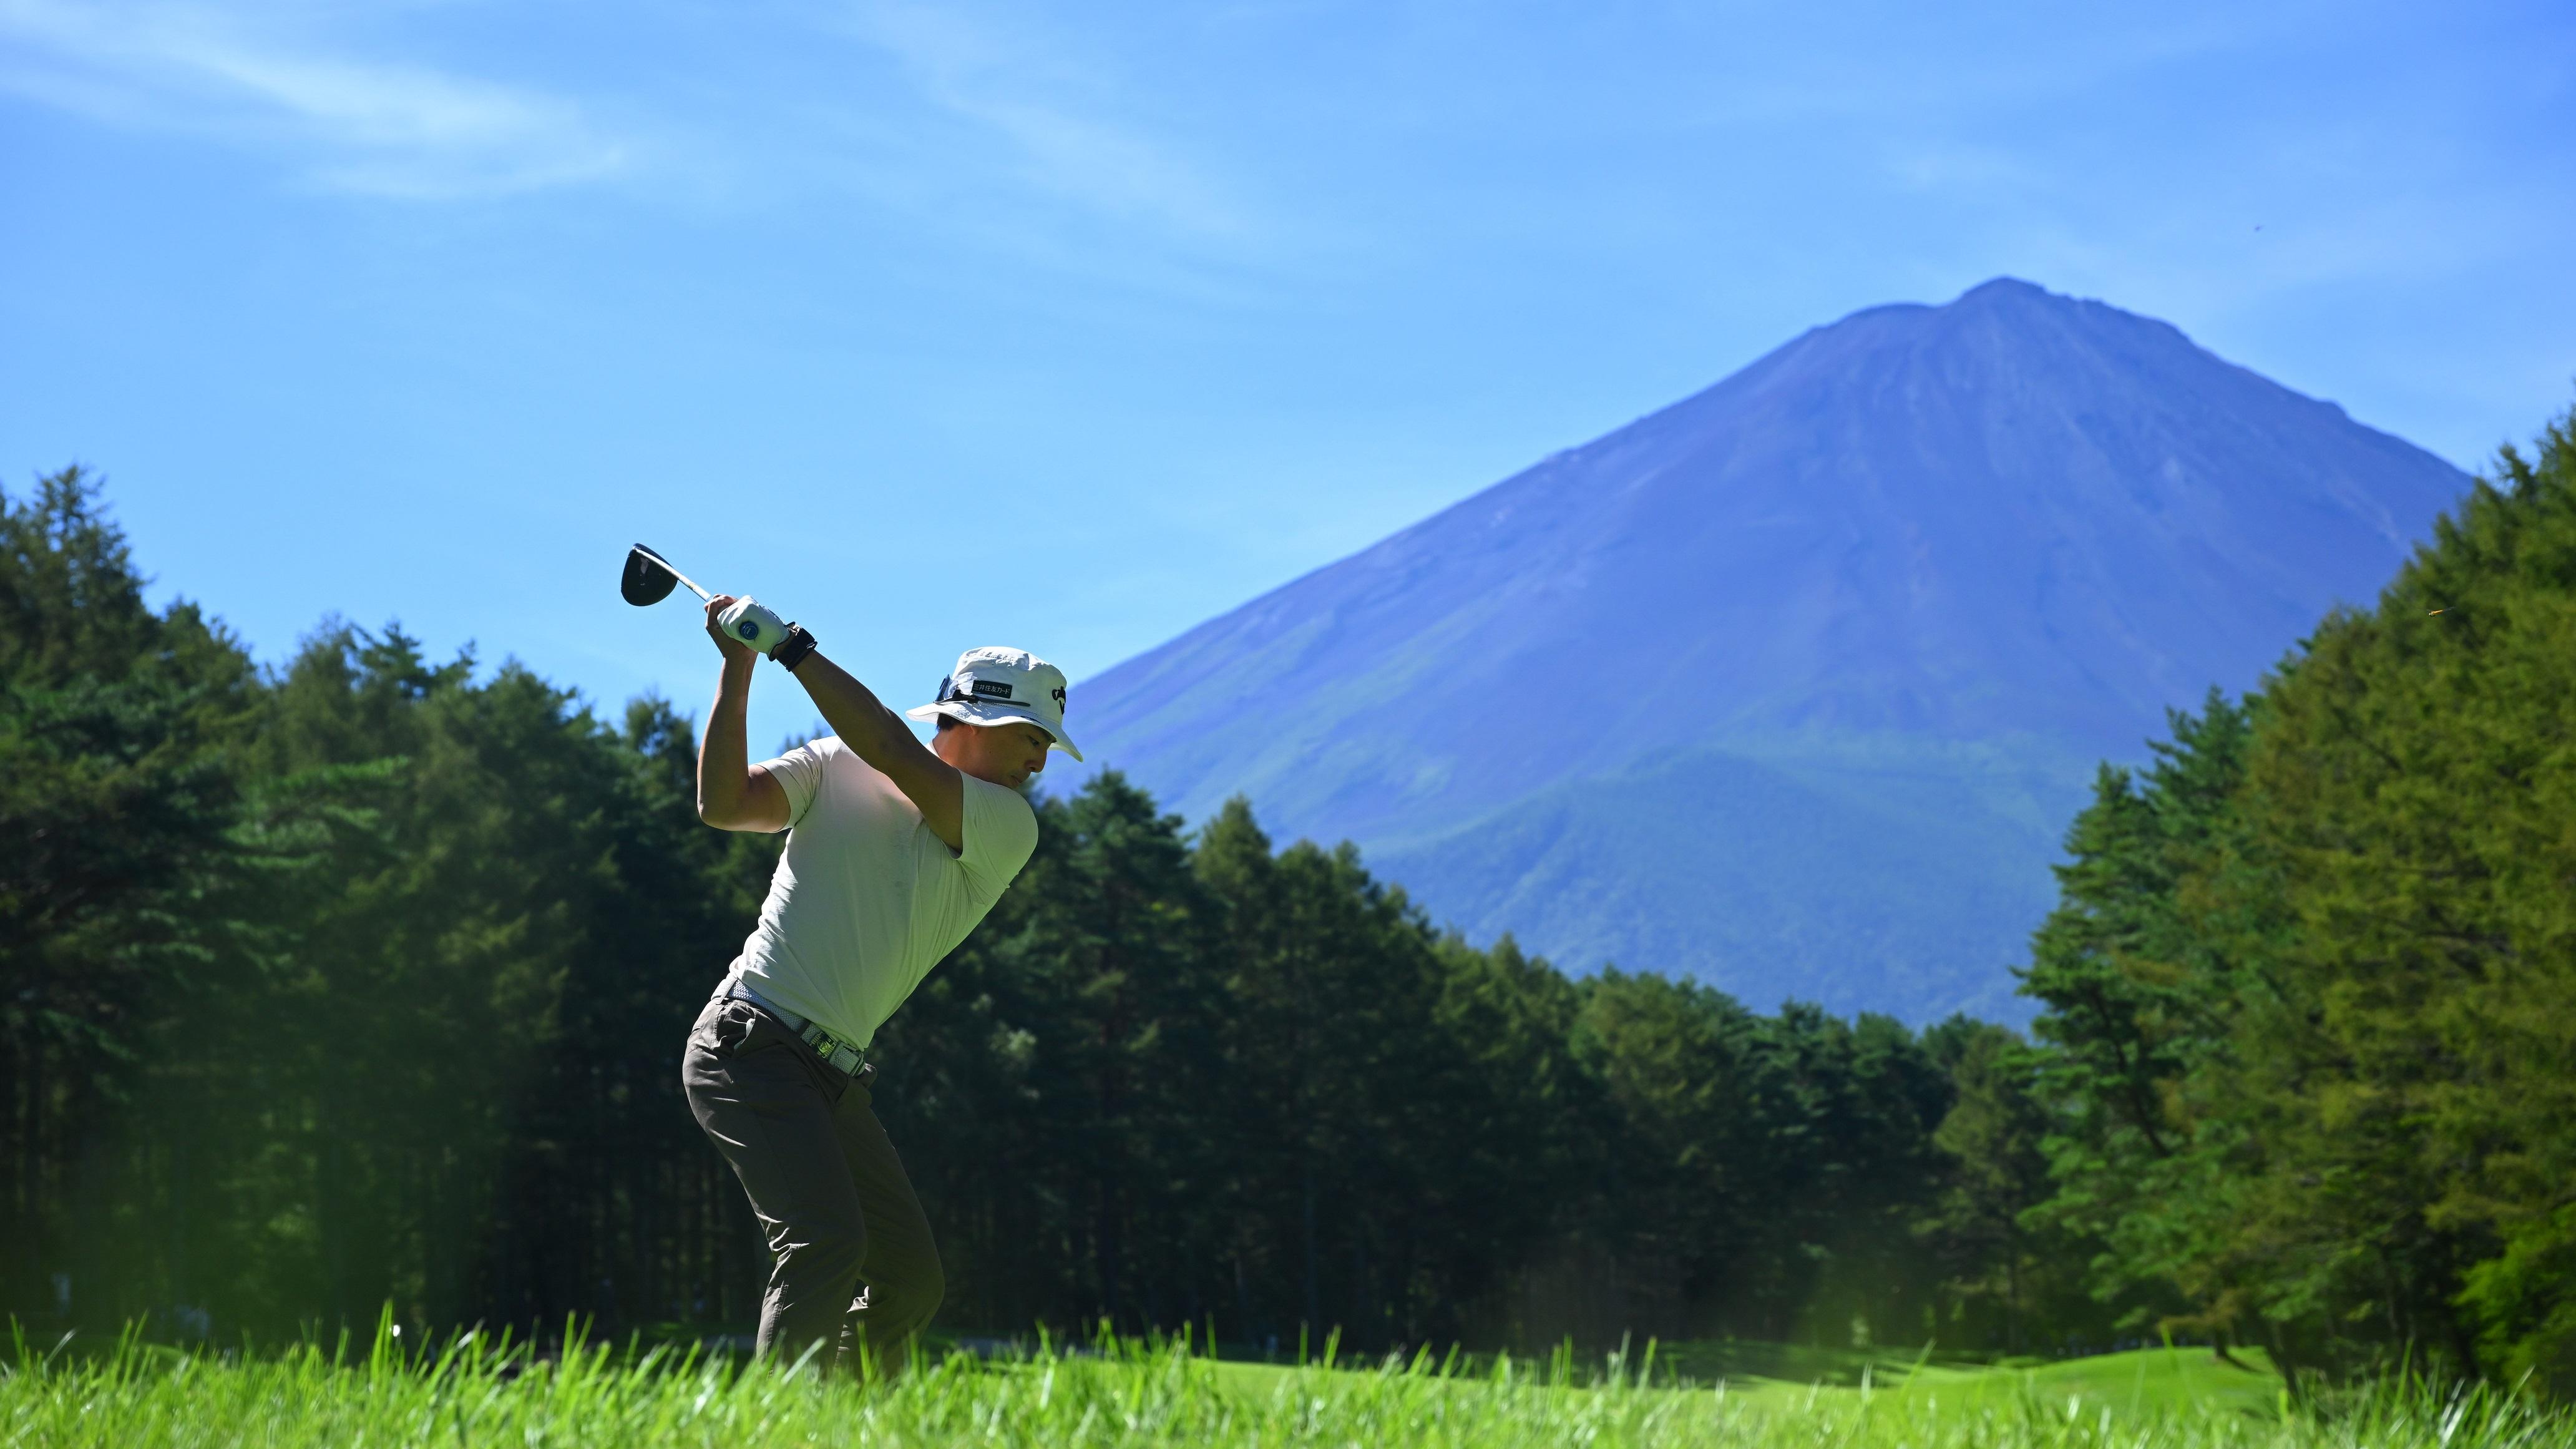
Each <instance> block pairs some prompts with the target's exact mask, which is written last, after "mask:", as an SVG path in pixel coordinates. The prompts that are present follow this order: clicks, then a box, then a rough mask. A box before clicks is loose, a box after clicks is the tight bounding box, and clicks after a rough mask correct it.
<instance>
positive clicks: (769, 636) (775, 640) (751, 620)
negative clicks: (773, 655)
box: [716, 597, 787, 654]
mask: <svg viewBox="0 0 2576 1449" xmlns="http://www.w3.org/2000/svg"><path fill="white" fill-rule="evenodd" d="M716 623H717V624H718V625H719V626H720V627H722V628H723V630H724V631H725V632H726V633H727V634H730V635H732V636H733V637H734V638H736V639H739V640H741V641H742V642H743V643H745V644H748V645H750V646H751V647H752V648H754V649H757V650H759V651H760V652H761V653H763V654H766V653H768V652H769V651H771V650H773V649H775V648H777V647H778V646H779V645H780V644H781V643H782V642H784V641H785V640H786V638H787V621H786V620H784V619H781V618H779V617H778V616H777V615H776V614H774V613H772V612H770V609H769V606H768V605H766V604H763V603H761V602H760V601H759V600H758V599H754V598H749V597H744V598H740V599H736V600H734V601H733V602H732V603H730V604H727V605H725V607H724V612H722V613H720V614H718V615H716Z"/></svg>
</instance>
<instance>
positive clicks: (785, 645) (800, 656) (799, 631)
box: [769, 624, 814, 674]
mask: <svg viewBox="0 0 2576 1449" xmlns="http://www.w3.org/2000/svg"><path fill="white" fill-rule="evenodd" d="M813 652H814V636H813V635H811V634H808V633H806V632H805V626H804V625H802V624H790V625H788V626H787V637H786V638H784V639H781V640H779V641H778V647H777V648H775V649H772V650H770V651H769V657H770V658H772V659H775V660H777V661H778V662H779V663H781V664H783V665H785V666H787V672H788V673H790V674H793V673H795V672H796V666H797V665H799V664H802V663H804V662H805V656H806V655H808V654H811V653H813Z"/></svg>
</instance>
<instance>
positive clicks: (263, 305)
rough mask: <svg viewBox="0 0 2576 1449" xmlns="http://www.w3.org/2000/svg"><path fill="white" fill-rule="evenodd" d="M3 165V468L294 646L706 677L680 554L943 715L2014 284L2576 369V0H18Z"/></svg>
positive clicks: (2353, 369)
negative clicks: (1849, 336) (974, 691)
mask: <svg viewBox="0 0 2576 1449" xmlns="http://www.w3.org/2000/svg"><path fill="white" fill-rule="evenodd" d="M0 202H5V207H6V215H7V219H8V220H7V225H6V226H5V227H0V483H5V485H6V486H7V487H8V488H9V489H10V490H11V491H12V492H13V493H15V492H21V491H23V490H24V489H25V488H26V487H27V485H28V484H29V482H30V481H31V480H32V478H33V476H34V475H35V474H36V473H37V472H39V471H41V470H49V469H52V468H55V467H59V466H60V465H62V464H64V463H66V462H70V461H73V460H79V461H82V462H85V463H87V464H90V465H92V466H94V467H96V468H98V469H100V470H102V471H103V472H105V473H106V474H107V475H108V476H109V478H110V480H111V482H110V489H111V492H110V496H111V499H112V501H113V503H114V505H115V507H116V508H117V510H118V512H119V515H120V516H121V518H122V519H123V520H124V522H125V523H126V525H127V527H128V528H129V530H130V531H131V532H132V534H133V536H134V539H135V542H136V545H137V551H138V554H139V556H140V558H141V560H142V562H143V564H144V566H145V567H146V568H147V569H148V570H149V571H151V572H152V573H153V574H154V575H155V576H156V577H157V579H158V584H159V589H160V592H161V594H162V595H163V596H165V597H166V596H169V595H172V594H182V595H186V596H188V597H192V598H196V599H200V600H202V601H204V602H206V603H207V604H208V605H210V606H211V607H212V608H214V609H215V610H216V611H217V612H218V613H220V614H222V615H223V616H224V617H225V618H226V619H228V620H229V621H230V622H231V623H232V624H233V625H234V626H235V627H236V628H237V629H238V630H239V631H240V632H241V633H242V634H243V635H244V636H245V637H246V638H247V639H248V640H249V642H250V643H251V644H252V645H253V647H254V648H255V649H256V650H258V651H259V652H260V654H261V655H262V656H263V657H267V658H272V659H275V658H280V657H282V656H283V655H285V654H286V653H287V652H288V651H290V650H291V649H292V647H293V645H294V643H295V641H296V639H297V638H298V637H299V636H301V635H302V634H304V633H305V632H307V631H309V630H310V629H312V628H313V627H314V626H315V624H316V623H317V622H318V621H319V620H321V619H322V618H323V617H324V616H325V615H328V614H339V615H344V616H346V617H348V618H350V619H353V620H355V621H357V622H359V623H362V624H368V625H378V624H381V623H383V622H385V621H386V620H388V619H397V618H398V619H400V620H401V621H402V622H403V624H404V625H405V626H406V627H407V628H408V629H409V630H410V631H411V632H413V633H415V634H418V635H421V636H423V637H424V638H426V639H427V640H428V642H429V643H430V645H431V646H432V647H433V648H435V649H437V650H439V651H441V652H442V653H443V652H445V651H448V650H452V649H454V648H456V647H458V646H459V645H461V644H463V643H465V642H466V641H468V640H472V641H476V642H477V644H478V646H479V649H480V652H481V654H482V656H483V657H484V658H485V659H486V660H489V661H497V660H499V659H500V658H502V657H504V656H516V657H518V658H521V659H523V660H525V661H527V662H528V663H529V664H531V665H532V666H534V667H535V668H537V669H538V670H540V671H541V672H543V673H545V674H547V675H548V676H550V677H553V678H555V679H557V680H559V681H562V682H565V683H569V684H574V685H578V686H579V687H581V688H582V689H583V690H584V691H585V692H587V693H588V694H589V695H590V696H592V697H593V698H595V699H597V700H600V701H602V702H604V703H606V704H609V705H611V706H614V705H615V704H617V703H618V702H620V701H622V700H623V699H625V698H626V697H627V696H629V695H631V694H633V693H635V692H637V691H640V690H645V689H652V688H658V689H661V690H663V691H664V692H666V693H669V694H671V695H672V696H673V697H674V698H676V699H678V700H679V701H681V702H682V704H683V705H685V706H687V707H689V708H692V709H695V708H698V707H700V705H701V704H702V700H703V696H704V694H705V692H706V690H707V688H708V687H709V685H710V683H711V677H712V665H711V659H712V654H711V646H709V645H707V644H706V642H705V641H704V639H703V638H701V637H698V636H696V635H695V634H694V633H693V632H692V631H691V627H690V621H689V620H688V619H687V618H685V617H684V616H683V615H682V613H681V611H680V607H679V605H678V604H677V603H671V604H665V605H663V606H660V607H659V608H657V609H654V610H651V611H635V610H630V609H627V608H626V607H625V606H624V605H623V604H621V603H619V602H618V601H617V599H616V596H615V594H614V592H613V589H612V587H611V576H612V574H613V573H614V572H615V570H616V567H617V564H618V560H619V557H620V556H621V554H622V553H623V551H624V549H625V546H626V545H627V544H628V543H629V542H631V541H633V540H635V539H639V538H641V539H645V540H647V541H650V542H652V543H653V544H655V545H656V546H657V547H659V548H661V549H662V550H663V551H664V552H665V553H668V554H669V555H671V557H672V558H673V559H674V560H675V561H677V562H678V563H679V564H680V566H681V567H683V568H685V569H687V570H689V571H690V572H691V573H692V574H693V575H695V576H697V577H698V578H700V579H701V580H703V581H706V582H709V583H711V584H714V585H717V586H719V587H727V588H733V589H739V590H749V591H753V592H757V593H759V594H760V595H762V596H763V597H764V598H770V599H774V600H775V601H776V602H777V603H778V604H779V605H780V606H781V607H782V608H783V610H784V611H785V612H787V613H788V614H790V615H791V616H795V617H800V618H802V619H803V620H804V621H805V622H806V623H807V624H808V625H809V626H810V627H812V628H813V629H814V630H815V632H816V633H817V634H818V635H820V636H821V637H822V639H823V640H824V642H825V647H826V649H827V650H828V651H829V652H831V653H833V654H834V655H835V657H837V658H840V659H842V660H843V661H844V662H845V663H848V664H850V665H852V666H853V667H854V668H856V669H857V670H858V671H859V672H860V673H861V675H862V676H863V677H867V678H870V679H872V680H875V681H877V682H879V683H880V684H881V685H882V686H883V687H884V688H885V690H886V692H887V693H888V694H889V695H890V696H895V697H898V699H899V701H900V702H908V701H909V699H910V697H911V696H913V695H917V694H923V693H926V691H927V690H928V688H929V687H930V685H931V684H932V682H933V681H934V680H935V679H936V678H937V677H938V675H939V674H940V672H941V671H942V670H943V669H944V668H945V667H946V665H947V663H948V661H949V660H950V659H951V658H953V657H954V655H955V652H956V651H957V650H958V649H959V648H962V647H965V646H967V645H972V644H981V643H995V642H1007V643H1014V644H1019V645H1022V646H1024V647H1028V648H1032V649H1035V650H1036V651H1038V652H1039V653H1041V654H1044V655H1047V656H1049V657H1051V658H1054V659H1056V660H1057V661H1058V662H1060V663H1062V664H1064V665H1065V666H1066V668H1067V669H1068V670H1069V671H1070V672H1071V673H1072V674H1073V675H1074V677H1075V680H1076V699H1077V702H1078V700H1079V682H1080V679H1081V677H1082V676H1083V675H1084V674H1085V673H1087V672H1092V671H1096V670H1099V669H1101V668H1103V667H1105V666H1107V665H1109V664H1112V663H1115V662H1116V661H1117V660H1119V659H1122V658H1124V657H1126V656H1128V655H1130V654H1132V653H1135V652H1137V651H1139V650H1141V649H1144V648H1146V647H1149V646H1151V645H1152V644H1154V643H1157V642H1159V641H1160V640H1162V639H1164V638H1166V637H1168V636H1170V635H1171V634H1173V633H1176V632H1178V631H1180V630H1181V629H1184V628H1186V627H1188V626H1189V625H1191V624H1193V623H1196V622H1198V621H1199V620H1201V619H1203V618H1205V617H1207V616H1209V615H1211V614H1213V613H1216V612H1219V611H1221V610H1223V609H1225V608H1227V607H1230V606H1231V605H1233V604H1236V603H1239V602H1241V601H1243V600H1244V599H1247V598H1249V597H1251V596H1252V595H1254V594H1256V593H1258V592H1260V591H1262V590H1264V589H1266V588H1269V587H1271V586H1273V585H1276V584H1278V583H1281V582H1284V581H1286V580H1287V579H1289V578H1292V577H1294V576H1296V575H1298V574H1300V573H1302V572H1304V571H1306V570H1308V569H1310V568H1313V567H1315V566H1317V565H1320V564H1322V563H1325V562H1328V561H1330V560H1332V559H1334V558H1336V557H1339V556H1341V555H1342V554H1345V553H1347V552H1349V551H1351V550H1353V549H1355V548H1358V547H1360V546H1362V545H1365V544H1367V543H1369V542H1370V541H1372V540H1374V539H1376V538H1378V537H1380V536H1382V535H1384V534H1385V533H1387V532H1389V531H1391V530H1393V529H1395V528H1397V527H1399V526H1401V525H1403V524H1405V523H1407V522H1410V521H1412V520H1414V519H1416V518H1418V517H1421V516H1422V515H1424V514H1426V513H1428V512H1430V511H1432V510H1434V509H1436V508H1438V507H1440V506H1442V505H1444V504H1446V503H1449V502H1452V501H1454V500H1456V499H1458V498H1461V497H1464V496H1465V495H1467V494H1468V493H1471V492H1473V491H1475V490H1476V489H1478V488H1481V487H1483V486H1484V485H1486V484H1488V483H1491V482H1493V481H1495V480H1497V479H1499V478H1501V477H1502V476H1504V475H1506V474H1508V473H1510V472H1512V471H1514V470H1516V469H1518V468H1520V467H1522V466H1524V465H1526V464H1527V463H1529V462H1532V461H1534V460H1535V459H1537V458H1538V457H1540V456H1543V455H1544V454H1546V453H1549V452H1552V451H1554V450H1556V449H1558V448H1561V447H1566V446H1570V445H1572V444H1575V443H1579V442H1581V441H1583V440H1585V439H1587V438H1590V437H1592V436H1595V435H1597V434H1599V433H1601V432H1603V431H1605V430H1607V429H1609V428H1611V427H1614V426H1616V425H1618V424H1620V423H1622V422H1624V421H1627V420H1628V419H1630V418H1632V417H1635V416H1637V415H1639V414H1641V413H1644V412H1647V411H1650V410H1652V409H1654V408H1656V407H1659V406H1661V405H1663V404H1664V403H1667V402H1670V401H1672V400H1674V399H1676V398H1679V397H1681V396H1683V395H1685V394H1687V393H1689V392H1692V391H1694V390H1696V389H1698V388H1700V387H1703V386H1705V385H1707V384H1708V383H1710V382H1713V381H1715V380H1716V379H1718V378H1719V377H1721V376H1723V375H1725V374H1726V373H1728V372H1730V371H1732V370H1734V369H1735V368H1737V367H1739V366H1741V365H1742V364H1744V363H1745V362H1747V361H1750V360H1751V359H1752V358H1754V357H1756V356H1758V355H1760V354H1761V353H1762V352H1764V351H1767V350H1768V349H1769V348H1771V347H1772V346H1775V345H1777V344H1778V343H1780V342H1782V341H1784V340H1786V339H1787V338H1789V337H1791V336H1794V335H1795V334H1796V333H1797V332H1799V331H1801V330H1803V329H1804V328H1806V327H1809V326H1812V325H1817V324H1820V323H1824V322H1828V321H1831V320H1832V319H1834V318H1836V317H1839V316H1841V315H1843V314H1845V313H1847V312H1850V311H1852V310H1855V309H1857V308H1860V307H1864V306H1869V305H1872V304H1875V303H1879V302H1886V301H1901V300H1915V301H1939V300H1946V299H1947V298H1949V297H1951V296H1953V295H1955V294H1957V293H1958V292H1960V291H1962V290H1964V289H1965V288H1967V287H1969V286H1971V285H1974V284H1975V283H1976V282H1979V281H1981V280H1984V279H1985V278H1987V277H1991V276H1995V275H1998V274H2007V273H2008V274H2012V275H2017V276H2021V277H2026V278H2029V279H2030V280H2033V281H2036V282H2039V283H2041V284H2042V285H2045V286H2047V287H2050V288H2051V289H2053V290H2057V291H2061V292H2070V293H2075V294H2078V295H2085V296H2097V297H2101V298H2104V299H2106V300H2108V301H2111V302H2113V303H2116V304H2118V305H2120V306H2124V307H2128V308H2130V309H2132V310H2136V311H2140V312H2145V313H2149V314H2151V315H2155V316H2159V317H2163V318H2165V319H2167V320H2169V321H2172V322H2174V323H2176V324H2177V325H2179V326H2181V327H2182V328H2183V329H2184V330H2185V331H2187V332H2189V333H2190V334H2191V335H2192V336H2193V337H2195V338H2196V339H2198V340H2199V341H2201V342H2202V343H2203V344H2204V345H2207V346H2210V347H2212V348H2214V349H2215V350H2217V351H2219V352H2220V353H2222V354H2223V355H2225V356H2227V357H2229V358H2231V359H2233V360H2235V361H2238V362H2241V363H2244V364H2246V365H2248V366H2251V367H2254V368H2256V369H2257V370H2259V371H2262V372H2264V373H2267V374H2269V375H2271V376H2273V377H2275V378H2277V379H2279V380H2281V381H2282V382H2285V383H2287V384H2289V385H2291V386H2293V387H2296V388H2299V389H2300V390H2302V391H2305V392H2309V393H2313V394H2316V395H2319V396H2323V397H2328V398H2332V399H2334V400H2336V401H2338V402H2341V403H2343V404H2344V405H2345V406H2346V407H2347V408H2348V409H2350V410H2351V412H2352V413H2353V414H2354V415H2355V416H2356V417H2358V418H2360V419H2361V420H2363V421H2365V422H2368V423H2371V424H2373V425H2376V426H2379V427H2383V428H2386V429H2388V430H2390V431H2393V432H2396V433H2399V434H2401V435H2403V436H2406V437H2408V438H2411V439H2413V440H2415V441H2417V442H2419V443H2421V444H2423V445H2424V446H2426V447H2429V448H2432V449H2433V450H2434V451H2436V452H2439V453H2442V454H2444V455H2445V456H2448V457H2450V458H2451V459H2453V460H2454V461H2456V462H2458V463H2460V464H2462V465H2463V466H2467V467H2475V466H2477V465H2478V464H2479V463H2480V462H2481V460H2482V459H2483V458H2485V457H2486V456H2487V455H2488V454H2489V453H2490V452H2491V451H2492V449H2493V448H2494V446H2495V445H2496V444H2498V443H2500V442H2503V441H2506V440H2508V439H2521V438H2527V437H2528V436H2529V435H2530V434H2531V433H2532V432H2533V431H2534V430H2535V429H2536V428H2537V427H2538V425H2539V424H2540V423H2541V422H2542V421H2543V419H2545V418H2547V417H2549V416H2551V415H2554V414H2555V413H2557V412H2558V411H2560V410H2562V409H2563V408H2565V407H2566V406H2567V404H2568V402H2569V401H2570V399H2571V398H2576V268H2570V267H2569V266H2568V265H2567V258H2568V257H2570V256H2571V255H2576V9H2571V8H2570V7H2569V6H2568V5H2567V4H2566V3H2565V0H2553V3H2545V4H2515V3H2504V4H2494V5H2466V6H2463V5H2432V4H2420V5H2410V6H2389V5H2374V4H2369V3H2340V4H2332V5H2328V4H2319V3H2273V4H2267V5H2261V6H2248V5H2243V4H2223V5H2222V4H2205V5H2204V4H2189V3H2181V4H2172V3H2166V4H2156V5H2130V6H2117V5H2081V6H2079V5H2046V4H2023V5H1973V4H1971V5H1949V6H1924V5H1919V4H1859V5H1836V4H1824V3H1812V0H1811V3H1798V4H1786V3H1783V4H1768V3H1765V4H1735V5H1718V4H1712V5H1693V6H1682V5H1634V4H1620V3H1591V4H1581V5H1574V4H1566V5H1556V6H1534V5H1513V4H1489V5H1463V4H1415V3H1406V0H1371V3H1365V4H1362V3H1352V4H1339V3H1281V4H1226V3H1221V0H1219V3H1203V4H1195V5H1170V6H1155V7H1148V6H1121V5H1115V4H1101V3H1093V4H1088V5H1059V6H1046V5H1023V4H1016V3H1010V0H999V3H993V4H986V5H973V6H964V5H960V6H951V7H934V6H909V5H873V4H865V3H847V4H804V3H763V0H746V3H727V4H708V3H664V0H628V3H621V4H615V5H609V4H596V3H587V0H519V3H516V4H506V5H505V4H495V3H408V4H383V5H365V4H352V3H335V4H320V3H308V4H297V3H276V4H247V3H243V4H216V3H188V0H172V3H158V4H128V3H123V0H83V3H67V0H0ZM2285 642H2286V641H2285ZM784 683H785V681H784V679H783V678H778V677H775V676H771V677H766V678H764V679H763V690H762V693H761V695H760V697H759V700H758V703H757V707H756V710H755V714H754V724H753V730H754V739H755V742H756V743H759V742H765V741H768V740H773V739H776V738H778V737H779V736H782V735H784V734H786V733H788V732H789V731H791V730H796V729H800V728H802V727H804V726H805V724H806V722H807V721H808V720H809V719H810V712H809V711H807V710H805V709H803V708H801V707H800V701H798V700H797V699H796V698H795V697H794V696H793V695H792V694H790V693H788V692H786V691H784V690H782V689H781V688H780V686H781V685H783V684H784ZM1071 723H1072V724H1073V725H1074V726H1075V727H1076V729H1077V732H1078V729H1079V725H1080V718H1079V714H1078V712H1077V714H1076V715H1075V717H1074V718H1073V720H1072V721H1071Z"/></svg>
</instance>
